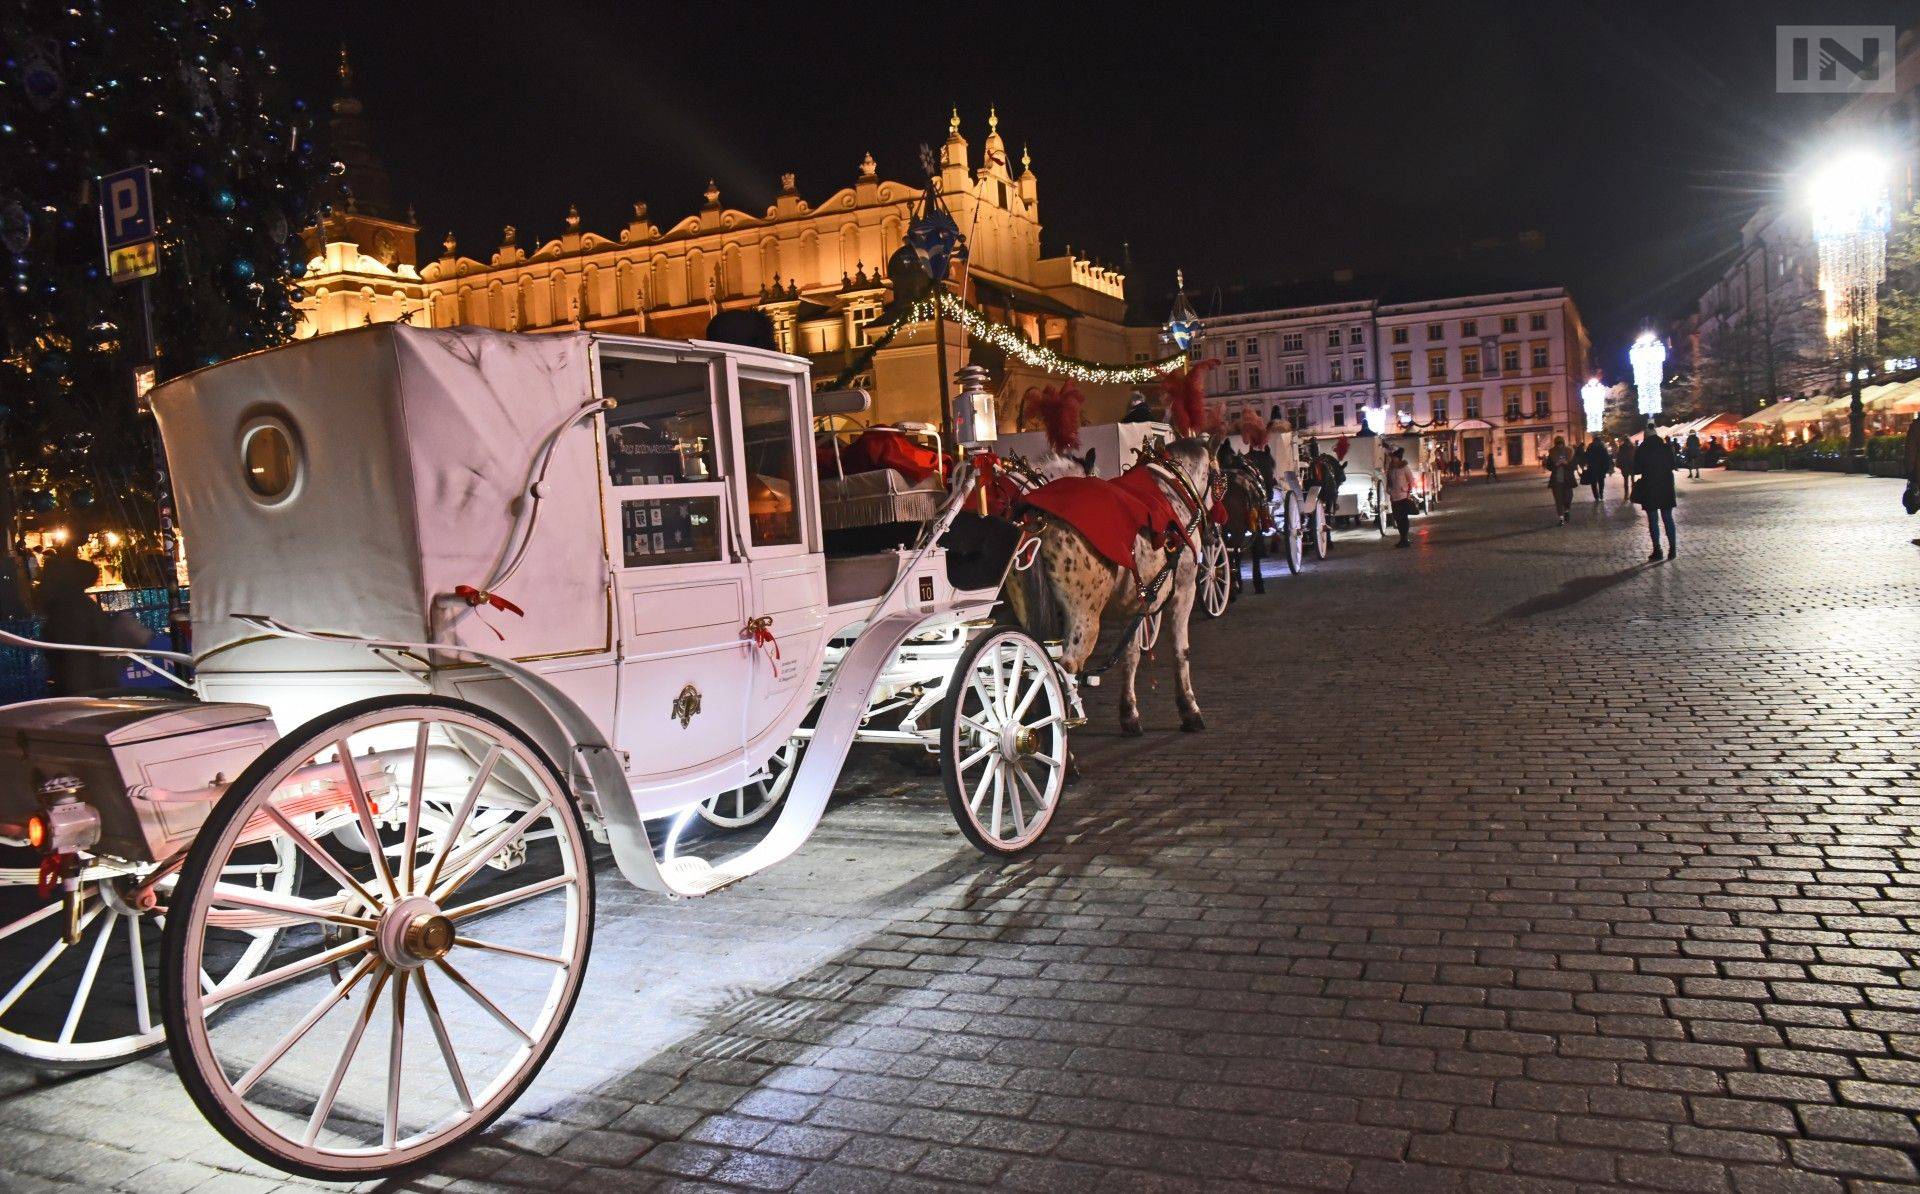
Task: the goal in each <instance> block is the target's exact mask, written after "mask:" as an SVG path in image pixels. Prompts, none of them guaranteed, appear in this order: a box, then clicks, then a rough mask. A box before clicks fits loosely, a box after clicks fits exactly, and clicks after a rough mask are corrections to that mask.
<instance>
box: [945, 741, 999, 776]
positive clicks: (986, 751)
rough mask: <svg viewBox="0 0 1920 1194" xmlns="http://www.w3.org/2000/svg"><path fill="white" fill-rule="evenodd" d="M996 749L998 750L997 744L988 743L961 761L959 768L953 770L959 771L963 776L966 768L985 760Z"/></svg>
mask: <svg viewBox="0 0 1920 1194" xmlns="http://www.w3.org/2000/svg"><path fill="white" fill-rule="evenodd" d="M998 749H1000V744H999V743H997V742H989V743H987V744H986V745H985V746H983V747H981V748H980V749H978V750H976V751H974V752H973V753H972V754H970V755H968V756H967V757H966V758H964V759H961V760H960V766H959V767H957V768H955V770H957V771H959V772H960V773H962V774H965V773H966V770H967V768H969V767H971V766H973V765H974V764H975V763H978V762H979V761H980V760H981V759H984V758H986V757H987V756H988V755H990V754H992V753H993V752H994V751H996V750H998Z"/></svg>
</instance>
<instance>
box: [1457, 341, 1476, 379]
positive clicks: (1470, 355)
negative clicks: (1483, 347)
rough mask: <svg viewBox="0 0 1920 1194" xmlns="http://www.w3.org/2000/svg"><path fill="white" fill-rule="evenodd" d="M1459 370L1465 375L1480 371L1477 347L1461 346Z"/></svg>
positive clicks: (1468, 375) (1470, 375)
mask: <svg viewBox="0 0 1920 1194" xmlns="http://www.w3.org/2000/svg"><path fill="white" fill-rule="evenodd" d="M1460 372H1461V374H1462V375H1463V376H1466V377H1472V376H1473V375H1474V374H1476V373H1478V372H1480V350H1479V349H1477V348H1463V349H1461V350H1460Z"/></svg>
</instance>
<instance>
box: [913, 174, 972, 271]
mask: <svg viewBox="0 0 1920 1194" xmlns="http://www.w3.org/2000/svg"><path fill="white" fill-rule="evenodd" d="M906 241H907V247H908V248H909V249H912V250H913V255H914V257H915V258H916V259H917V260H918V261H919V262H920V267H921V268H922V269H924V270H926V271H927V277H929V278H932V279H933V280H934V281H935V282H944V281H946V280H947V277H948V275H949V274H950V273H951V271H952V268H953V263H954V262H956V261H965V260H966V259H967V238H966V237H964V236H962V235H961V234H960V225H958V224H956V223H954V222H953V217H952V216H950V215H948V214H947V213H946V211H945V209H943V208H940V207H936V206H934V200H933V196H932V195H931V194H929V195H928V196H927V203H926V206H925V207H923V208H921V210H920V218H919V219H917V220H915V221H914V222H913V223H912V224H910V225H908V227H907V237H906Z"/></svg>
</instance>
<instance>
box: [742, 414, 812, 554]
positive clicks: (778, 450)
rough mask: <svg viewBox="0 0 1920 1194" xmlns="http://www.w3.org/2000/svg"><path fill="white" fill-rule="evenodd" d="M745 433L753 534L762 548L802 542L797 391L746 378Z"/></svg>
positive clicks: (748, 528) (749, 507)
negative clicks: (796, 463) (796, 464)
mask: <svg viewBox="0 0 1920 1194" xmlns="http://www.w3.org/2000/svg"><path fill="white" fill-rule="evenodd" d="M740 431H741V436H740V438H741V439H742V440H743V441H744V443H745V445H746V450H747V451H746V467H747V531H748V533H749V534H750V535H751V536H752V537H753V542H754V543H755V544H756V545H757V546H760V547H768V546H772V545H777V544H786V543H798V542H800V511H799V507H798V506H797V505H796V502H795V490H796V488H797V487H798V485H797V477H796V469H795V467H794V451H793V390H792V388H791V387H790V386H789V385H788V384H787V383H785V382H776V381H757V380H755V379H753V378H750V377H742V378H741V379H740Z"/></svg>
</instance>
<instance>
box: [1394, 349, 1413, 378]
mask: <svg viewBox="0 0 1920 1194" xmlns="http://www.w3.org/2000/svg"><path fill="white" fill-rule="evenodd" d="M1393 380H1395V381H1412V380H1413V361H1412V359H1411V358H1409V357H1408V356H1407V354H1406V353H1404V352H1403V353H1399V354H1397V355H1395V356H1394V358H1393Z"/></svg>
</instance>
